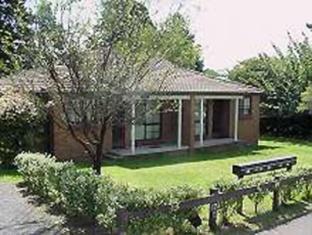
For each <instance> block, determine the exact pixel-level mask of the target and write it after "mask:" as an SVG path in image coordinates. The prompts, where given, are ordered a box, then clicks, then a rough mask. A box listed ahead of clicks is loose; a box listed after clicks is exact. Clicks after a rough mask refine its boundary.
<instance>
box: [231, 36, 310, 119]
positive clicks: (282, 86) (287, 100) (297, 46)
mask: <svg viewBox="0 0 312 235" xmlns="http://www.w3.org/2000/svg"><path fill="white" fill-rule="evenodd" d="M273 48H274V50H275V55H274V56H268V55H266V54H261V55H259V57H255V58H251V59H248V60H245V61H243V62H241V63H240V64H238V65H237V66H235V67H234V68H233V69H232V70H231V71H229V74H228V75H229V78H230V79H231V80H235V81H239V82H243V83H245V84H248V85H253V86H256V87H258V88H260V89H262V90H263V92H264V94H263V97H262V98H263V99H262V102H261V107H262V112H263V114H264V115H267V116H285V115H291V114H294V113H296V112H297V111H298V106H299V103H300V95H301V93H302V92H303V91H304V90H305V89H306V87H307V86H308V84H309V82H310V81H311V80H312V72H311V71H312V67H311V66H312V47H311V44H310V42H309V39H308V37H307V36H305V38H304V39H303V40H302V41H295V40H293V38H292V37H291V35H290V34H289V45H288V50H287V51H286V52H282V51H281V50H280V49H279V48H278V47H277V46H276V45H273Z"/></svg>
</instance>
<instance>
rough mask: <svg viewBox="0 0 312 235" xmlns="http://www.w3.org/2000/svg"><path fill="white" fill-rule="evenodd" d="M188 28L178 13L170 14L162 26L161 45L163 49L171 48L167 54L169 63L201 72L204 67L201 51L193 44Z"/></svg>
mask: <svg viewBox="0 0 312 235" xmlns="http://www.w3.org/2000/svg"><path fill="white" fill-rule="evenodd" d="M189 28H190V26H189V22H188V21H187V20H186V19H185V18H184V17H183V16H182V15H181V14H180V13H175V14H172V15H171V16H169V18H168V19H167V20H166V21H165V23H164V24H163V29H162V34H163V38H162V43H163V44H164V45H165V48H171V50H170V53H167V59H168V60H169V61H171V62H172V63H174V64H177V65H179V66H181V67H184V68H188V69H195V70H197V71H200V72H202V71H203V67H204V65H203V61H202V59H201V49H200V46H199V45H198V44H195V41H194V35H192V34H191V33H190V29H189Z"/></svg>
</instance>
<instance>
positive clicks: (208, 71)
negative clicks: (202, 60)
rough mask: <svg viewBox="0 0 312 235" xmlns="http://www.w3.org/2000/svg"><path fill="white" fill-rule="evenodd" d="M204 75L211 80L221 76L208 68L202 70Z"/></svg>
mask: <svg viewBox="0 0 312 235" xmlns="http://www.w3.org/2000/svg"><path fill="white" fill-rule="evenodd" d="M204 74H205V75H206V76H208V77H212V78H215V77H220V76H222V74H220V73H218V72H217V71H215V70H214V69H210V68H207V69H205V70H204Z"/></svg>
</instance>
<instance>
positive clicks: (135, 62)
mask: <svg viewBox="0 0 312 235" xmlns="http://www.w3.org/2000/svg"><path fill="white" fill-rule="evenodd" d="M75 4H77V2H76V1H69V2H68V1H65V2H61V3H60V5H58V6H59V7H58V8H52V6H51V5H49V4H45V6H44V7H42V6H41V7H39V8H38V9H41V11H40V12H39V13H38V12H37V17H36V24H37V27H36V28H37V31H35V33H34V38H33V40H32V42H33V43H32V44H30V45H29V47H28V49H29V54H31V55H32V56H33V61H34V62H36V64H35V66H37V67H39V68H42V69H43V71H44V72H45V73H47V74H48V76H47V79H48V81H47V82H46V84H47V85H48V86H47V92H48V95H49V99H50V101H49V104H50V106H52V109H50V110H52V112H53V114H54V115H53V117H54V122H55V123H56V124H57V125H58V126H59V127H61V128H64V129H66V130H68V131H69V132H70V134H71V136H72V137H73V138H74V139H75V140H76V141H77V142H78V143H79V144H80V145H81V146H82V147H83V148H84V149H85V151H86V152H87V153H88V155H89V157H90V158H91V160H92V162H93V168H94V170H95V171H96V173H97V174H100V173H101V162H102V156H103V153H104V149H103V145H104V142H105V140H106V138H107V131H108V130H109V129H110V128H111V127H112V125H113V123H114V122H115V121H122V122H129V123H130V122H133V121H134V120H133V118H132V116H131V107H132V105H133V104H134V105H140V103H141V102H143V101H142V97H143V98H144V97H147V96H148V95H149V94H150V92H153V93H157V92H159V91H161V90H162V89H164V88H165V84H166V83H165V78H166V77H168V76H169V75H170V74H171V68H172V66H171V64H170V63H167V62H165V60H164V58H166V56H167V53H170V51H171V48H168V47H167V46H168V45H172V44H170V43H169V44H165V45H164V44H163V43H162V42H163V41H162V31H161V30H155V28H154V26H153V24H151V23H150V18H149V16H148V15H146V14H145V13H144V8H142V7H141V6H142V5H141V4H137V3H136V2H135V1H130V0H129V1H124V0H108V1H102V4H101V8H100V19H99V20H98V21H97V23H96V25H95V26H94V27H93V26H92V27H91V26H90V24H88V21H87V22H81V21H77V20H74V19H73V18H72V17H74V16H73V15H72V12H73V11H72V9H74V7H75V6H76V5H75ZM57 9H61V10H60V11H58V10H57ZM51 12H52V16H53V17H52V19H56V21H54V20H51V21H46V20H44V19H46V16H51ZM143 13H144V14H143ZM43 16H45V17H43ZM59 16H62V17H61V18H58V17H59ZM65 16H66V17H65ZM55 22H56V23H55ZM162 30H164V31H165V30H166V28H165V26H163V28H162ZM168 40H171V39H170V38H168ZM18 77H20V78H21V79H23V80H24V81H25V80H26V81H27V80H28V79H32V78H33V77H32V75H29V76H28V75H27V73H22V75H20V76H18ZM26 81H25V84H28V83H27V82H26Z"/></svg>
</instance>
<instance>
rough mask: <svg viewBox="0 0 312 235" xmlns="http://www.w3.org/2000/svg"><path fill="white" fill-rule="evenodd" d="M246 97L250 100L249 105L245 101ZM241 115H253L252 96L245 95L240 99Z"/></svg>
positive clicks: (244, 116) (243, 116) (242, 116)
mask: <svg viewBox="0 0 312 235" xmlns="http://www.w3.org/2000/svg"><path fill="white" fill-rule="evenodd" d="M246 99H248V100H249V105H248V106H247V103H246V102H245V101H246ZM238 107H239V108H238V110H239V116H240V117H241V118H246V117H251V116H252V97H251V96H244V97H243V99H240V100H239V106H238Z"/></svg>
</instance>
